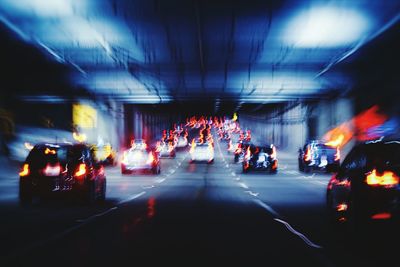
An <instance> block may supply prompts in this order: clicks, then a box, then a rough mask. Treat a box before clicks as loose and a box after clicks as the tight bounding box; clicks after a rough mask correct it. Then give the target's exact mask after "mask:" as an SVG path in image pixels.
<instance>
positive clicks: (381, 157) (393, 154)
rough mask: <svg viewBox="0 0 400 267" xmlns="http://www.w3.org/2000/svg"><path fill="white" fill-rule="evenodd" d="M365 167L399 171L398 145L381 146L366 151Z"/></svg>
mask: <svg viewBox="0 0 400 267" xmlns="http://www.w3.org/2000/svg"><path fill="white" fill-rule="evenodd" d="M367 167H368V168H378V169H379V168H382V169H387V168H391V169H400V145H398V144H382V145H373V146H369V147H368V149H367Z"/></svg>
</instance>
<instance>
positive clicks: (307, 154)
mask: <svg viewBox="0 0 400 267" xmlns="http://www.w3.org/2000/svg"><path fill="white" fill-rule="evenodd" d="M310 160H311V150H310V149H309V148H307V150H306V154H305V155H304V161H310Z"/></svg>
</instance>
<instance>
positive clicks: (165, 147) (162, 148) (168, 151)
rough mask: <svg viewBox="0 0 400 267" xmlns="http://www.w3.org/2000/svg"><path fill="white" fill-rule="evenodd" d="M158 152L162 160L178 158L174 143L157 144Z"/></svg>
mask: <svg viewBox="0 0 400 267" xmlns="http://www.w3.org/2000/svg"><path fill="white" fill-rule="evenodd" d="M156 152H157V154H158V156H159V157H160V158H175V157H176V151H175V146H174V143H173V142H168V143H167V142H157V147H156Z"/></svg>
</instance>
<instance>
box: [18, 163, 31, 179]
mask: <svg viewBox="0 0 400 267" xmlns="http://www.w3.org/2000/svg"><path fill="white" fill-rule="evenodd" d="M29 173H30V170H29V164H24V166H22V169H21V171H20V172H19V176H21V177H23V176H28V175H29Z"/></svg>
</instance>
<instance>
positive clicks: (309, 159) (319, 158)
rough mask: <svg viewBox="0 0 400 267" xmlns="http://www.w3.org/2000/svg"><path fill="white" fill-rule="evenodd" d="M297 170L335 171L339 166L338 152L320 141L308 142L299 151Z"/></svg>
mask: <svg viewBox="0 0 400 267" xmlns="http://www.w3.org/2000/svg"><path fill="white" fill-rule="evenodd" d="M298 163H299V170H300V171H304V172H310V171H311V170H325V171H328V172H329V171H336V170H337V169H338V167H339V165H340V150H339V148H338V147H334V146H328V145H326V144H325V143H324V142H321V141H310V142H308V143H306V144H305V145H304V147H303V148H300V149H299V155H298Z"/></svg>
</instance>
